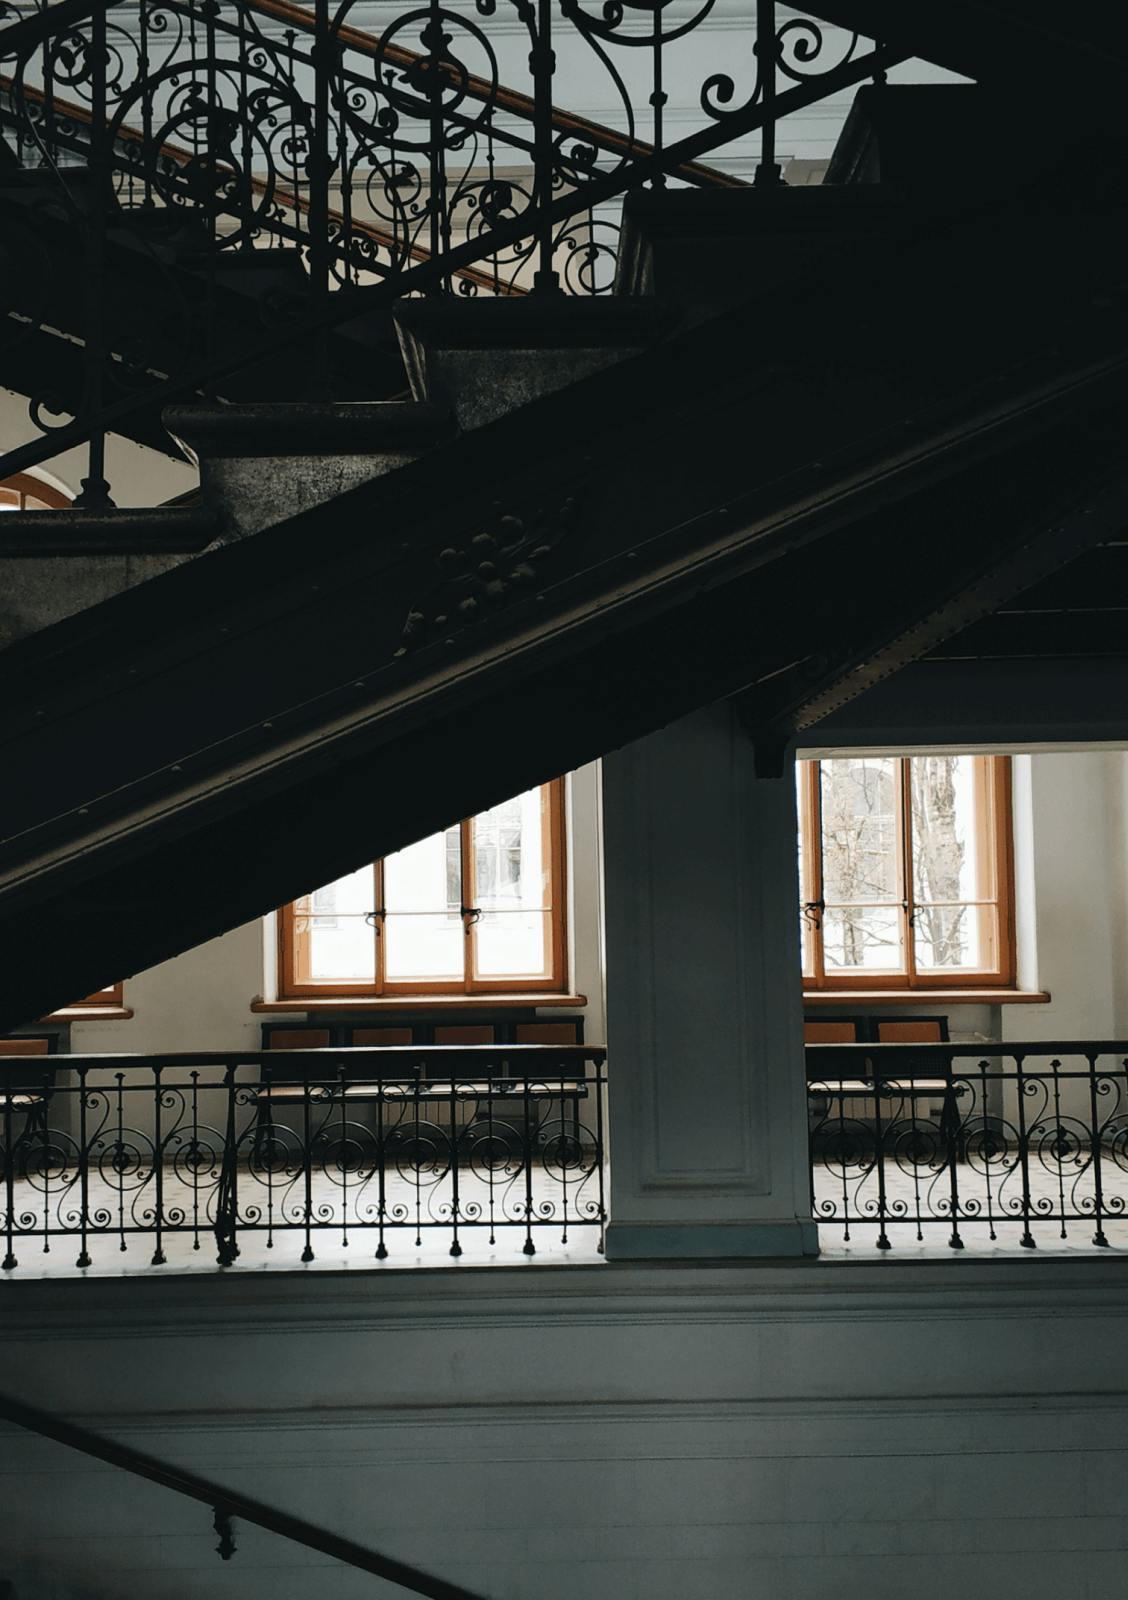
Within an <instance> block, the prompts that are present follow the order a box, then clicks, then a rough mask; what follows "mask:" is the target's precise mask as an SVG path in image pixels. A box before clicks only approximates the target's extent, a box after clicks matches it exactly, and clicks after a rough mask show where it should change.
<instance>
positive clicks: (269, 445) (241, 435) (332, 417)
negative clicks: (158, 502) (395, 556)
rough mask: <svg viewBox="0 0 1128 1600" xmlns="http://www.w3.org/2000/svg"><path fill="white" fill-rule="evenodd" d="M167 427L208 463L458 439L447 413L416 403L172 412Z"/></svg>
mask: <svg viewBox="0 0 1128 1600" xmlns="http://www.w3.org/2000/svg"><path fill="white" fill-rule="evenodd" d="M164 423H165V426H166V427H167V428H168V430H169V432H170V433H171V434H172V435H173V436H174V437H175V438H177V439H179V440H182V441H183V443H184V444H185V445H187V446H188V448H189V449H191V450H192V451H193V453H194V454H195V455H197V456H199V457H205V458H206V457H232V456H323V455H367V454H377V453H379V452H380V451H383V450H388V449H389V448H391V449H397V450H404V449H424V448H426V447H427V446H429V445H431V444H435V443H438V442H439V441H440V440H442V439H444V438H446V437H448V436H449V435H450V433H451V432H452V431H453V422H452V418H451V414H450V411H449V409H448V408H447V407H446V406H441V405H434V404H429V403H425V402H418V401H411V400H407V401H398V400H373V401H349V402H344V403H340V404H324V405H322V404H307V403H304V402H301V401H293V402H280V403H277V404H267V403H264V404H249V405H231V406H172V407H170V408H169V409H168V410H166V411H165V413H164Z"/></svg>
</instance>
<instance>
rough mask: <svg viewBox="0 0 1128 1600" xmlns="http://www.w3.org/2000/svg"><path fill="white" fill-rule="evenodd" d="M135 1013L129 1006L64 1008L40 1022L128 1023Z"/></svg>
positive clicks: (53, 1012) (41, 1018) (42, 1018)
mask: <svg viewBox="0 0 1128 1600" xmlns="http://www.w3.org/2000/svg"><path fill="white" fill-rule="evenodd" d="M132 1015H133V1011H132V1009H131V1008H130V1007H129V1006H63V1008H62V1010H60V1011H52V1012H51V1014H50V1016H46V1017H40V1019H39V1020H40V1022H127V1021H128V1020H129V1018H130V1017H132Z"/></svg>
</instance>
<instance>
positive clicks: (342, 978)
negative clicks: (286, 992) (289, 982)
mask: <svg viewBox="0 0 1128 1600" xmlns="http://www.w3.org/2000/svg"><path fill="white" fill-rule="evenodd" d="M373 894H374V890H373V879H372V868H371V867H361V868H360V869H359V870H358V871H356V872H350V873H349V874H348V876H347V877H344V878H338V879H336V881H335V882H333V883H327V884H326V885H325V887H324V888H322V889H315V890H314V892H313V893H312V894H311V895H306V896H305V897H304V898H303V899H301V900H299V901H297V902H296V904H295V907H294V932H295V933H296V934H297V936H298V941H299V949H300V948H301V940H302V935H303V934H306V935H307V936H308V945H307V950H308V956H307V961H308V971H307V972H305V973H300V972H299V974H298V978H299V981H304V982H307V983H329V982H332V981H333V980H334V979H336V980H338V981H339V982H346V981H347V982H350V983H371V982H372V980H373V979H374V978H375V976H376V947H375V938H374V935H373V931H372V929H371V927H370V926H369V925H368V923H367V922H366V921H365V920H364V919H365V917H366V916H367V914H368V913H369V912H370V911H371V910H372V909H373V903H374V902H373Z"/></svg>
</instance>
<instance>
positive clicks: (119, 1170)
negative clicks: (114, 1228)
mask: <svg viewBox="0 0 1128 1600" xmlns="http://www.w3.org/2000/svg"><path fill="white" fill-rule="evenodd" d="M114 1077H115V1079H116V1081H117V1095H116V1097H115V1104H116V1106H117V1139H116V1141H115V1143H114V1159H113V1167H114V1171H115V1173H116V1175H117V1186H118V1239H119V1244H118V1249H119V1250H124V1249H125V1098H124V1095H125V1091H124V1087H123V1086H124V1083H125V1073H124V1072H117V1073H115V1074H114Z"/></svg>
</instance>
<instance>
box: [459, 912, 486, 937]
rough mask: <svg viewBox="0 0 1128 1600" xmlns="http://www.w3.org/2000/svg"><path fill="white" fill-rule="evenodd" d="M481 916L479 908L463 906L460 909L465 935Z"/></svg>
mask: <svg viewBox="0 0 1128 1600" xmlns="http://www.w3.org/2000/svg"><path fill="white" fill-rule="evenodd" d="M481 915H482V912H481V908H480V907H479V906H463V907H462V920H463V922H464V923H465V924H466V932H467V933H469V932H470V929H471V928H472V927H473V926H474V924H475V923H476V922H477V921H478V918H479V917H480V916H481Z"/></svg>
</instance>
